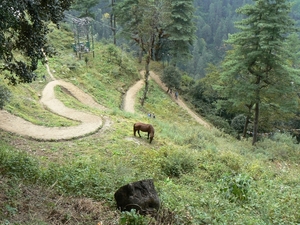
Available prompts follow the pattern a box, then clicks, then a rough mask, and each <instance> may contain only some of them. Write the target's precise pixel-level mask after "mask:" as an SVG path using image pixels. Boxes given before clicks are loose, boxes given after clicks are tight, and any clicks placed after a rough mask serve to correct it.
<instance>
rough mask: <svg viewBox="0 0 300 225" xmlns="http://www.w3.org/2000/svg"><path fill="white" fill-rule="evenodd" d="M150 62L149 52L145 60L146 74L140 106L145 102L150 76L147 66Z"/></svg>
mask: <svg viewBox="0 0 300 225" xmlns="http://www.w3.org/2000/svg"><path fill="white" fill-rule="evenodd" d="M150 52H151V51H150ZM150 60H151V54H149V52H148V55H147V58H146V64H145V70H146V73H145V90H144V95H143V98H142V102H141V104H142V106H144V103H145V101H146V98H147V93H148V88H149V75H150V71H149V65H150Z"/></svg>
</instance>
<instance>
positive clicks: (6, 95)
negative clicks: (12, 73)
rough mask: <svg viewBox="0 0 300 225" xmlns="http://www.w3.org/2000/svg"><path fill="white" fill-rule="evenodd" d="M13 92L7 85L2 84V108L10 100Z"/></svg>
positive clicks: (0, 105)
mask: <svg viewBox="0 0 300 225" xmlns="http://www.w3.org/2000/svg"><path fill="white" fill-rule="evenodd" d="M10 97H11V93H10V91H9V90H8V88H7V87H5V86H3V85H0V109H3V107H4V105H5V103H6V102H8V101H9V99H10Z"/></svg>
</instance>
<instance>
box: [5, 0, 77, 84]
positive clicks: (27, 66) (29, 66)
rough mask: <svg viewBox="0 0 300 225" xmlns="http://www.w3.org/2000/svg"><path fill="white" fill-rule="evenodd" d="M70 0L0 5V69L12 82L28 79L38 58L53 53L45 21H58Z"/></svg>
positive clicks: (20, 0) (21, 0) (24, 0)
mask: <svg viewBox="0 0 300 225" xmlns="http://www.w3.org/2000/svg"><path fill="white" fill-rule="evenodd" d="M71 3H72V0H50V1H49V0H34V1H33V0H29V1H28V0H9V1H6V0H4V1H1V5H0V28H1V29H0V63H1V66H0V71H1V72H2V73H3V71H8V72H9V73H6V75H5V78H7V79H8V80H9V82H11V83H12V84H17V83H18V82H26V83H28V82H31V81H32V80H33V79H34V77H35V75H34V73H33V71H35V70H36V69H37V65H38V61H39V60H42V61H43V62H45V55H44V54H46V55H47V56H51V55H52V54H53V49H52V47H51V46H50V45H49V44H48V43H47V34H48V33H49V28H48V24H49V22H53V23H55V24H58V23H59V21H61V20H62V19H63V18H64V14H63V12H64V11H65V10H67V9H68V8H69V7H70V6H71Z"/></svg>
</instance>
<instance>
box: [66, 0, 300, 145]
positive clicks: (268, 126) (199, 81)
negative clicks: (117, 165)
mask: <svg viewBox="0 0 300 225" xmlns="http://www.w3.org/2000/svg"><path fill="white" fill-rule="evenodd" d="M175 2H177V3H178V5H180V4H182V2H181V1H175ZM254 2H255V1H251V0H244V1H238V2H237V1H222V0H213V1H206V0H203V1H189V3H188V4H190V6H192V7H191V8H189V7H186V8H185V7H182V5H180V7H182V9H178V12H179V13H178V15H177V17H176V18H180V13H181V12H182V10H185V13H186V14H185V15H189V16H188V17H189V18H188V19H190V22H188V23H187V24H184V25H183V27H185V26H186V27H189V28H191V29H190V30H188V28H185V29H183V30H182V31H180V32H182V33H181V34H180V35H181V36H180V38H178V37H176V38H177V39H182V40H183V39H185V40H188V42H190V44H188V46H185V48H186V49H185V50H184V49H176V48H173V47H172V42H173V43H175V42H174V41H172V40H174V39H173V36H172V35H174V33H172V32H174V31H172V30H170V29H169V28H168V27H172V26H173V25H167V27H164V26H166V24H167V23H168V19H166V18H167V17H168V16H169V15H168V13H161V15H159V16H160V17H161V18H163V19H162V21H163V22H161V21H159V20H157V19H156V21H159V22H158V24H157V26H160V28H159V29H160V31H161V33H160V34H157V35H158V36H157V39H158V41H157V43H156V44H154V45H153V46H152V47H151V48H150V51H152V52H151V54H152V55H151V56H150V57H151V60H154V61H160V62H162V63H163V64H164V65H168V66H169V65H171V66H175V67H176V69H179V70H180V71H181V72H180V75H179V76H173V78H172V76H171V77H170V76H169V77H168V76H167V78H166V79H164V81H165V82H169V83H170V84H169V85H170V88H171V86H172V88H173V89H178V90H179V92H180V95H181V96H183V97H184V98H185V100H186V101H189V102H190V103H191V104H192V105H193V107H194V110H195V111H196V112H198V113H199V114H201V115H202V116H204V117H206V118H207V119H208V120H209V121H211V122H212V123H213V124H214V125H215V126H216V127H218V128H220V129H224V130H225V132H227V133H229V134H232V135H234V136H236V137H237V138H240V134H242V136H243V137H246V136H248V135H249V134H251V135H252V134H253V129H255V131H254V133H257V134H258V135H259V134H262V133H269V134H271V133H272V132H275V131H278V130H285V131H287V132H291V133H292V134H293V135H295V136H296V137H298V136H299V135H298V130H297V128H298V124H299V122H298V114H299V113H298V109H295V107H296V106H294V108H293V107H291V105H289V106H287V105H286V106H285V107H287V108H285V109H283V110H273V111H272V112H273V116H272V117H270V116H269V115H268V113H264V111H268V110H269V109H270V107H272V106H270V104H271V105H272V104H273V103H263V105H262V111H261V113H260V114H261V118H259V119H257V120H261V122H260V125H259V127H257V129H256V128H254V127H255V126H254V124H255V123H253V121H254V120H255V119H254V118H253V117H255V116H254V113H253V114H252V112H251V111H253V110H252V109H253V108H254V106H255V104H253V103H250V105H251V107H249V106H247V107H244V109H241V107H240V108H236V109H233V107H230V106H229V105H230V104H227V108H226V107H225V106H224V104H223V103H221V102H222V101H223V100H224V96H222V94H220V91H219V92H218V91H216V87H217V86H218V85H219V84H218V82H217V80H221V76H222V75H221V74H222V72H223V69H222V66H224V65H222V64H224V61H225V56H226V53H228V52H229V51H230V49H231V47H232V45H231V44H230V43H229V42H228V38H229V36H230V35H232V34H235V33H237V32H238V31H239V28H237V26H236V24H235V23H236V22H238V21H241V20H242V19H244V18H245V15H242V14H241V13H237V9H239V8H241V7H242V6H245V5H246V4H250V5H251V4H253V3H254ZM88 3H90V4H88ZM177 3H176V4H177ZM287 3H288V4H289V3H291V5H290V6H291V7H290V11H289V12H288V17H289V18H291V19H292V20H294V21H295V26H296V27H299V19H300V15H299V12H300V10H299V9H300V1H287ZM123 4H124V5H126V4H127V6H128V5H130V7H131V5H138V4H142V3H138V1H136V2H135V1H120V2H114V1H109V2H108V1H100V2H99V1H88V0H87V1H86V2H84V1H83V2H82V1H81V2H80V3H77V4H75V6H74V7H73V10H71V11H68V12H67V13H66V15H67V16H66V18H67V21H68V22H69V23H72V18H73V17H82V16H83V17H84V16H88V15H92V17H93V18H95V21H94V23H93V30H94V32H95V39H96V40H98V41H108V42H113V43H115V44H116V45H117V46H125V45H126V46H128V49H131V50H133V51H135V52H136V56H137V57H141V54H146V53H147V49H145V48H144V46H145V44H144V43H140V42H138V41H137V38H136V37H134V38H133V36H131V37H128V35H129V36H130V35H132V34H133V33H134V32H133V31H132V30H126V29H127V28H126V26H127V25H128V21H131V22H130V23H133V24H134V23H138V21H139V20H138V19H137V20H135V18H134V16H133V15H135V12H132V13H128V12H129V11H130V9H129V8H128V7H127V6H126V7H125V6H124V5H123ZM145 4H146V3H145ZM153 4H155V3H153ZM176 4H174V3H173V5H172V6H171V7H173V9H172V10H173V12H175V11H176V9H175V8H174V7H175V6H174V5H176ZM83 5H85V7H84V6H83ZM157 7H161V9H164V10H166V11H167V10H170V8H169V7H170V6H168V5H167V4H165V5H157ZM79 9H80V10H79ZM121 9H122V10H123V11H125V9H126V10H127V11H125V13H124V12H122V10H121ZM140 10H142V8H141V9H140ZM266 10H268V9H266ZM162 11H163V10H162ZM118 13H119V14H118ZM122 13H123V14H122ZM142 14H143V13H142ZM144 14H145V13H144ZM136 15H137V17H138V14H136ZM145 15H146V14H145ZM150 16H151V15H149V18H150ZM275 16H276V15H275ZM171 17H172V15H171ZM173 21H175V20H174V19H173ZM178 23H179V22H178ZM273 23H274V24H276V23H277V22H276V21H273ZM174 26H177V25H176V24H175V25H174ZM180 26H182V25H180ZM144 28H145V27H144ZM147 29H148V28H147ZM168 29H169V30H168ZM148 30H149V29H148ZM144 32H146V31H144ZM163 32H164V33H163ZM177 32H178V31H177ZM283 32H286V33H288V32H289V31H283ZM158 33H159V32H158ZM289 34H292V33H289ZM164 35H165V36H164ZM168 35H170V36H169V37H168ZM176 35H179V34H176ZM176 35H175V36H176ZM270 35H272V34H270ZM137 36H138V35H137ZM141 37H142V36H141ZM298 39H299V37H298V35H297V32H295V34H294V36H293V35H290V36H289V37H288V38H287V40H286V42H285V43H286V44H287V45H290V47H288V48H289V49H290V53H292V54H293V56H288V57H289V59H288V58H286V61H288V60H293V65H292V67H293V68H294V69H298V68H299V57H298V56H299V40H298ZM140 40H142V38H141V39H140ZM177 42H178V43H180V40H179V41H177ZM282 44H284V43H282ZM295 45H296V46H295ZM138 46H139V47H141V46H143V47H141V48H139V47H138ZM180 46H184V44H183V42H182V44H180ZM139 49H142V50H141V51H142V53H139ZM168 71H169V72H168ZM166 72H167V73H169V74H171V73H173V74H175V73H176V70H174V69H172V68H171V69H170V68H167V71H166ZM176 74H177V73H176ZM203 78H205V79H203ZM293 82H295V84H296V83H297V82H296V81H293ZM146 89H147V82H146ZM281 95H282V93H281ZM291 95H292V94H291ZM144 97H146V96H144ZM226 98H227V97H226ZM294 100H295V101H296V102H297V101H298V100H297V97H296V99H293V100H291V101H294ZM223 102H224V101H223ZM250 102H251V101H250ZM222 104H223V105H222ZM234 104H235V103H234ZM244 104H245V105H247V104H248V103H244ZM256 105H257V104H256ZM288 108H289V109H288ZM283 111H289V112H290V113H288V114H287V113H285V115H286V116H282V113H283ZM250 114H251V115H250ZM266 118H268V119H266ZM255 139H257V137H255ZM299 140H300V136H299Z"/></svg>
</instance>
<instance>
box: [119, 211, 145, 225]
mask: <svg viewBox="0 0 300 225" xmlns="http://www.w3.org/2000/svg"><path fill="white" fill-rule="evenodd" d="M148 222H149V218H147V217H144V216H142V215H140V214H138V213H137V212H136V210H135V209H131V211H130V212H128V211H124V212H122V214H121V217H120V225H146V224H148Z"/></svg>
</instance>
